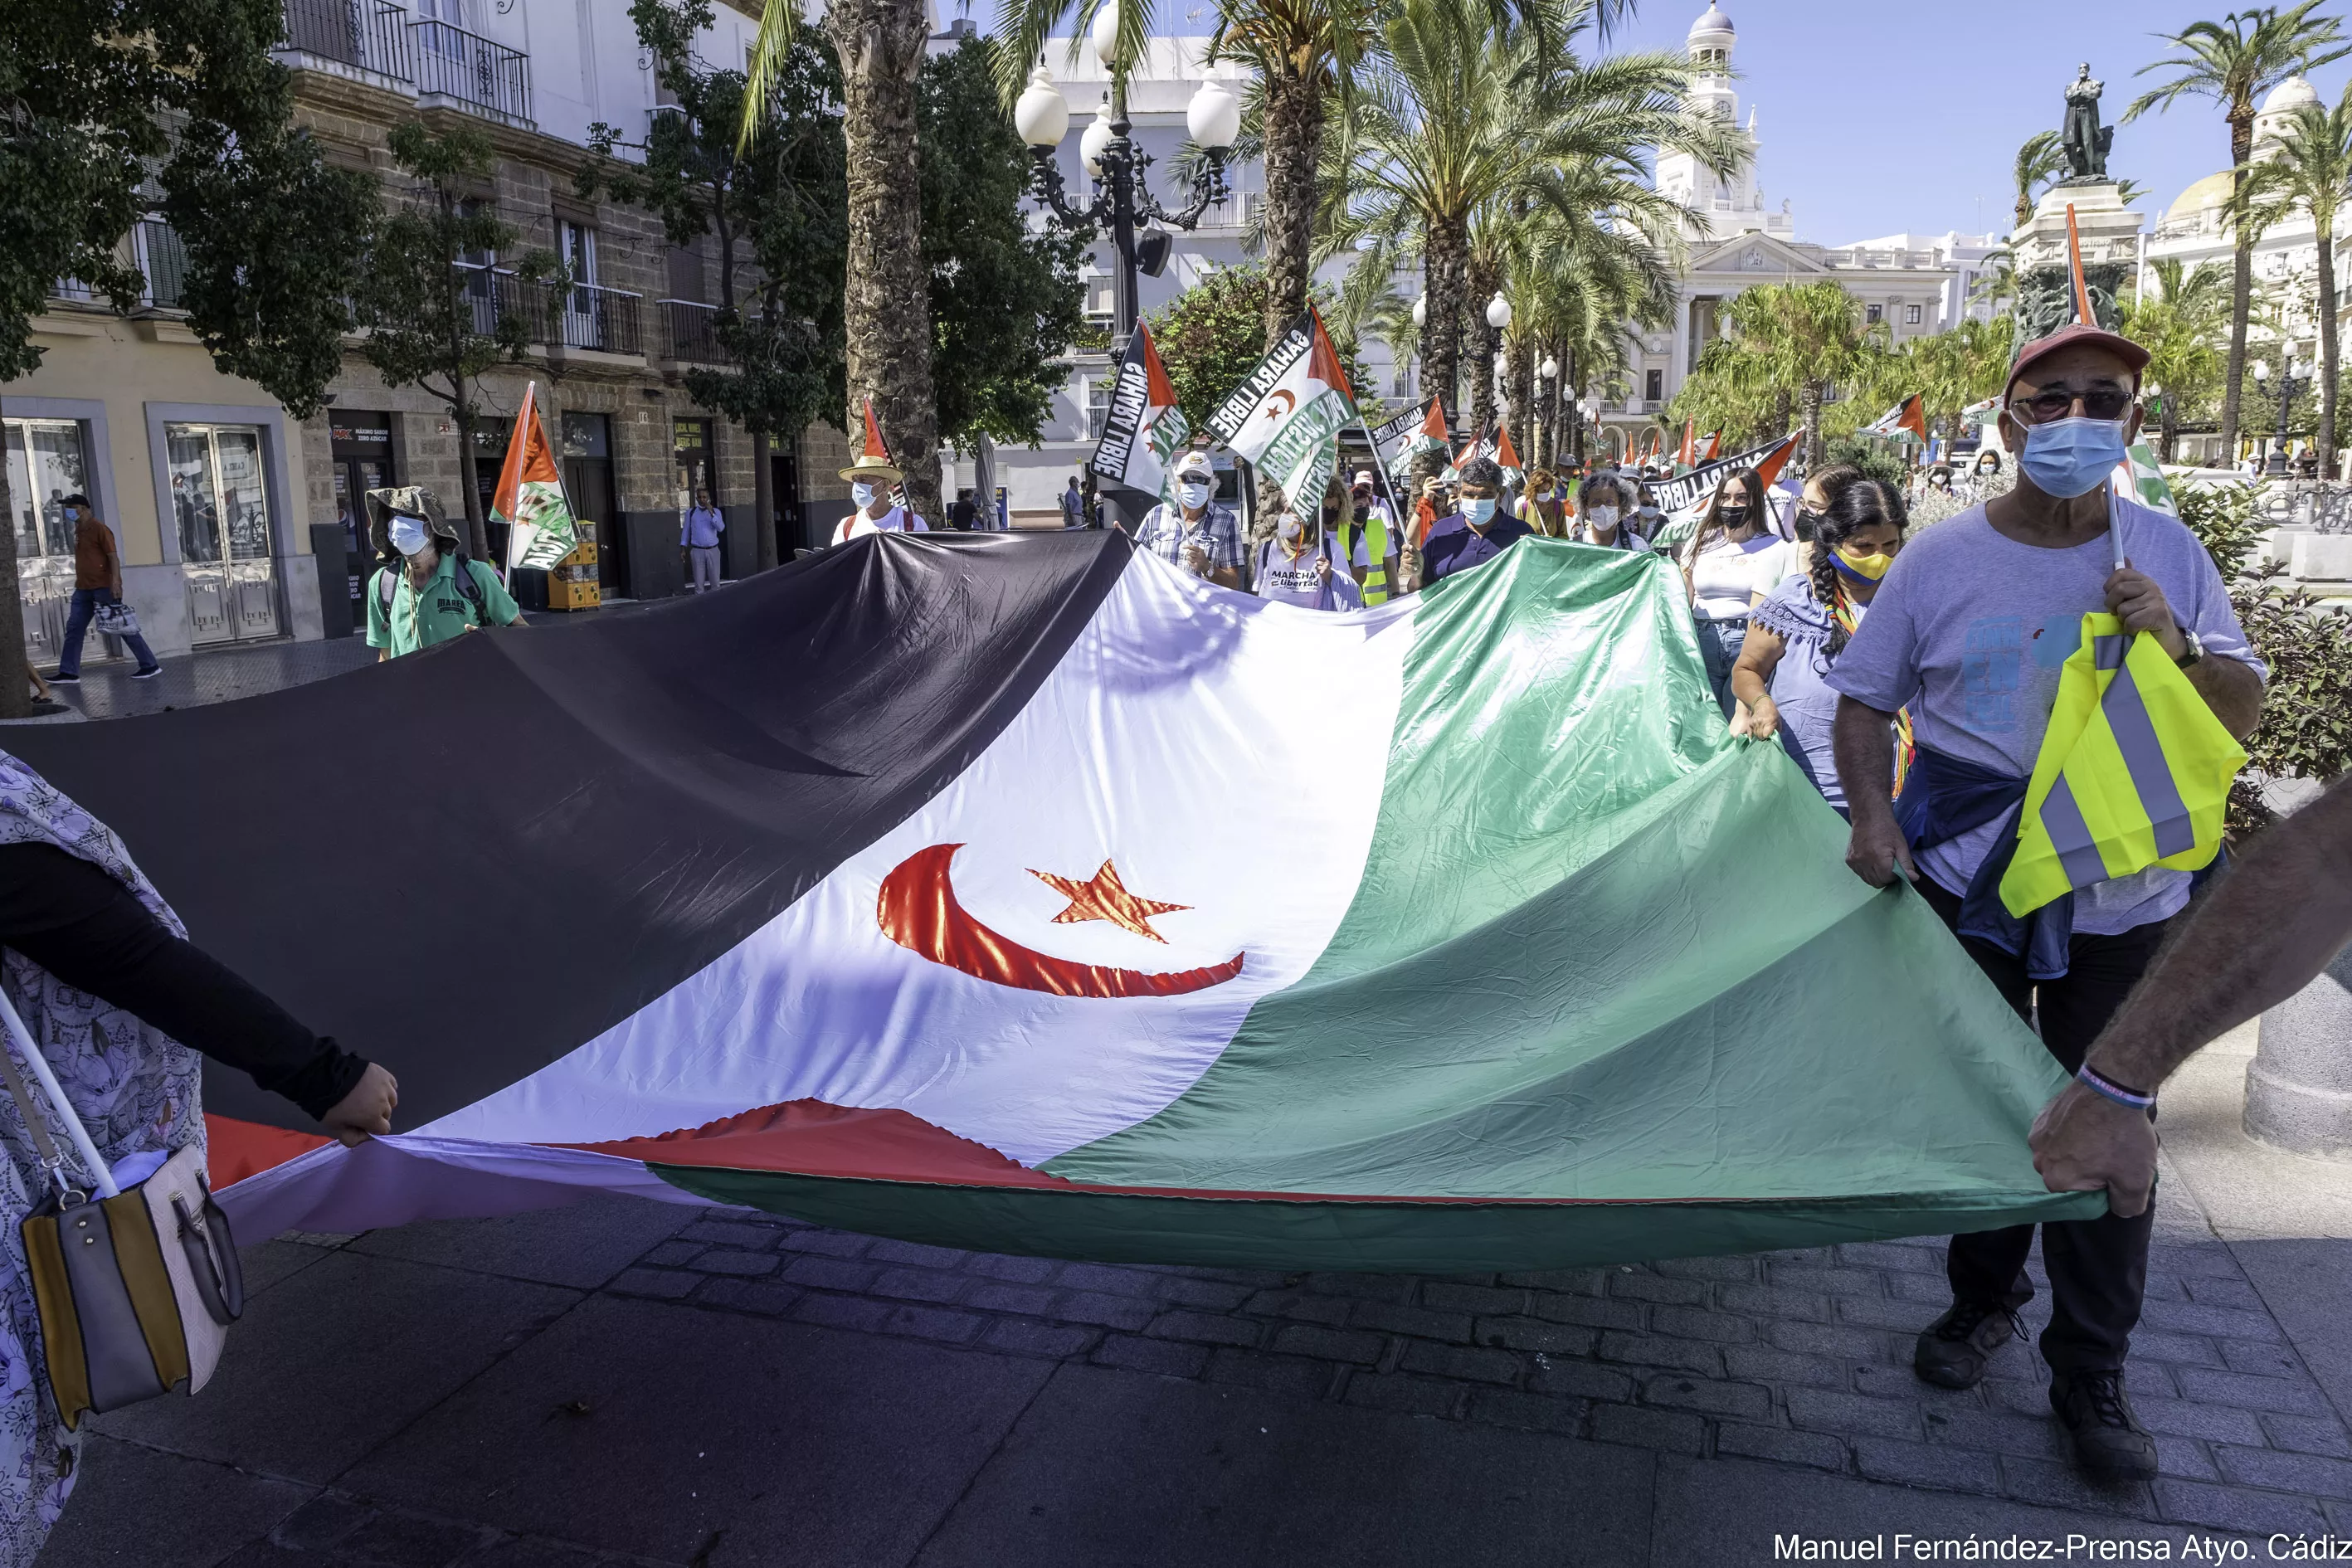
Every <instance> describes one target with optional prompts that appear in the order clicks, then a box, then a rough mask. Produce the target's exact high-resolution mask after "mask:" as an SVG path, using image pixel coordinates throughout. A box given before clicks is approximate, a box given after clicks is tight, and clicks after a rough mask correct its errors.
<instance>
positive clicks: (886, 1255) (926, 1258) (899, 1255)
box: [866, 1237, 971, 1268]
mask: <svg viewBox="0 0 2352 1568" xmlns="http://www.w3.org/2000/svg"><path fill="white" fill-rule="evenodd" d="M866 1256H867V1257H868V1258H877V1259H878V1260H879V1261H881V1262H884V1263H911V1264H913V1265H914V1266H915V1267H917V1268H962V1267H963V1266H964V1265H965V1264H966V1263H967V1262H969V1261H971V1253H969V1252H965V1251H962V1250H961V1249H960V1248H957V1247H933V1246H930V1245H929V1243H926V1242H920V1241H894V1240H890V1239H888V1238H887V1237H886V1238H884V1239H883V1240H880V1241H877V1242H876V1243H875V1244H874V1246H873V1248H872V1250H870V1251H869V1252H867V1253H866Z"/></svg>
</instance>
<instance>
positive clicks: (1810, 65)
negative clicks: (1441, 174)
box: [940, 0, 2352, 245]
mask: <svg viewBox="0 0 2352 1568" xmlns="http://www.w3.org/2000/svg"><path fill="white" fill-rule="evenodd" d="M2234 3H2236V0H2201V3H2189V0H1958V3H1955V0H1942V3H1939V4H1934V5H1926V4H1921V3H1919V0H1894V3H1892V4H1890V3H1889V0H1726V5H1725V10H1726V13H1727V15H1728V16H1730V17H1731V21H1732V25H1733V26H1734V27H1736V28H1737V29H1738V35H1739V43H1738V47H1737V49H1735V50H1734V52H1733V57H1732V65H1733V68H1734V69H1735V70H1736V71H1737V72H1738V76H1739V79H1738V84H1737V85H1738V90H1739V101H1740V110H1741V116H1742V119H1743V120H1744V119H1745V117H1746V111H1747V110H1748V109H1749V108H1751V107H1752V108H1754V109H1756V110H1758V118H1757V133H1758V136H1759V140H1760V142H1761V144H1762V152H1761V154H1760V156H1759V160H1758V163H1759V177H1760V180H1761V183H1762V184H1763V187H1764V195H1765V199H1766V201H1767V202H1768V203H1769V204H1770V205H1772V206H1774V207H1778V206H1779V205H1780V202H1781V201H1782V200H1783V199H1784V198H1785V199H1787V200H1789V201H1790V202H1792V203H1793V204H1794V206H1795V212H1796V217H1797V237H1798V238H1800V239H1805V240H1811V241H1814V242H1816V243H1818V244H1823V245H1845V244H1851V243H1852V242H1853V241H1855V240H1858V239H1870V238H1874V237H1878V236H1880V235H1887V234H1899V233H1902V232H1905V231H1906V230H1907V231H1909V232H1911V233H1913V234H1941V233H1944V232H1945V231H1947V230H1948V229H1960V230H1963V231H1981V230H1984V229H1987V228H1993V229H2000V230H2005V229H2006V228H2007V227H2008V226H2009V223H2010V221H2011V205H2012V204H2013V202H2014V201H2015V197H2014V195H2012V194H2011V189H2010V184H2009V180H2010V164H2011V162H2012V160H2013V159H2014V158H2015V157H2016V153H2017V147H2018V143H2019V142H2022V141H2024V140H2025V138H2027V137H2028V136H2031V135H2032V133H2033V132H2036V131H2040V130H2043V129H2045V128H2046V129H2051V130H2055V129H2056V128H2057V126H2058V124H2059V121H2060V120H2061V119H2062V118H2063V114H2064V111H2065V104H2064V101H2063V98H2062V97H2061V94H2062V93H2063V91H2064V89H2065V84H2066V83H2067V82H2068V81H2070V80H2072V79H2074V68H2075V66H2076V65H2077V64H2078V63H2080V62H2082V61H2085V60H2087V61H2089V62H2090V66H2091V74H2092V75H2093V76H2095V77H2096V78H2098V79H2100V80H2102V81H2104V82H2105V83H2106V96H2105V98H2104V99H2102V100H2100V108H2101V110H2102V111H2103V112H2104V113H2105V117H2106V121H2107V122H2108V123H2110V124H2113V123H2114V122H2115V121H2117V120H2119V119H2120V118H2122V115H2123V110H2124V107H2125V106H2126V104H2128V103H2129V102H2130V101H2131V100H2132V99H2133V98H2135V97H2136V96H2137V94H2138V93H2139V92H2140V91H2141V90H2143V89H2145V88H2146V87H2147V85H2149V84H2150V83H2151V82H2153V81H2156V80H2158V79H2160V78H2159V77H2155V76H2151V77H2146V78H2139V79H2135V78H2134V76H2133V72H2135V71H2137V69H2138V68H2140V67H2142V66H2144V65H2147V64H2148V63H2149V62H2151V61H2153V60H2156V59H2158V58H2161V57H2163V56H2164V55H2165V54H2166V53H2168V50H2167V49H2166V47H2165V46H2164V45H2163V44H2162V43H2161V42H2160V41H2158V38H2157V37H2156V36H2155V35H2157V34H2158V33H2169V32H2174V31H2177V30H2179V28H2180V27H2182V26H2186V25H2187V24H2188V23H2189V22H2193V21H2196V20H2198V19H2199V18H2200V17H2206V18H2210V19H2215V20H2218V19H2219V18H2220V17H2221V16H2222V15H2223V14H2224V13H2225V12H2227V11H2228V10H2229V9H2230V8H2231V5H2232V4H2234ZM995 9H996V8H995V5H994V4H993V3H992V0H972V4H971V8H970V15H971V16H973V18H974V19H976V20H977V21H979V22H980V24H981V25H982V26H983V27H987V26H992V24H993V22H994V20H995ZM1705 9H1706V0H1640V4H1639V5H1638V8H1637V10H1636V13H1635V15H1634V17H1633V21H1632V22H1631V23H1630V24H1629V25H1627V26H1623V27H1622V28H1621V29H1620V30H1619V33H1618V37H1617V42H1616V44H1615V45H1614V46H1613V47H1621V48H1671V49H1674V50H1675V51H1676V52H1680V50H1681V49H1682V47H1683V39H1684V37H1685V35H1686V34H1687V33H1688V32H1689V31H1690V25H1691V23H1692V22H1693V21H1695V20H1696V18H1697V17H1698V16H1699V14H1700V13H1701V12H1702V11H1704V10H1705ZM940 10H941V12H942V13H943V14H944V15H948V16H953V15H956V14H957V10H956V6H955V5H954V0H941V3H940ZM2322 12H2323V14H2326V13H2329V12H2332V13H2334V14H2336V15H2338V16H2345V17H2347V27H2346V30H2347V32H2352V0H2344V4H2342V5H2331V6H2325V7H2323V8H2322ZM1213 14H1214V12H1213V0H1156V6H1155V11H1154V16H1153V20H1154V25H1155V26H1159V27H1161V28H1169V29H1171V30H1180V31H1185V32H1191V31H1196V30H1205V29H1204V26H1203V24H1204V23H1205V20H1206V19H1207V18H1208V17H1210V16H1213ZM1188 15H1197V16H1198V17H1199V18H1201V20H1198V21H1195V22H1193V23H1192V25H1190V26H1187V25H1185V22H1184V18H1185V17H1186V16H1188ZM2347 76H2352V60H2346V61H2338V62H2336V64H2334V65H2330V66H2326V67H2324V68H2321V69H2320V70H2318V71H2316V72H2315V73H2313V76H2312V82H2313V85H2314V86H2315V87H2316V88H2317V89H2319V91H2320V93H2321V95H2322V96H2323V97H2325V98H2326V100H2328V101H2330V102H2334V101H2335V100H2336V97H2337V96H2338V95H2339V94H2341V93H2342V92H2343V90H2344V86H2345V82H2346V79H2347ZM2229 151H2230V142H2229V132H2228V128H2227V127H2226V126H2224V125H2223V124H2222V122H2221V114H2220V112H2219V110H2217V108H2216V107H2215V106H2214V105H2213V104H2211V103H2210V101H2209V100H2191V101H2189V102H2185V103H2182V104H2181V105H2179V106H2178V107H2176V108H2174V109H2171V110H2167V111H2166V112H2164V113H2162V114H2152V115H2146V116H2143V117H2142V118H2140V119H2139V120H2137V121H2134V122H2133V123H2131V124H2129V125H2126V126H2121V127H2119V128H2118V129H2117V130H2116V145H2115V152H2114V153H2113V155H2112V156H2111V157H2110V159H2109V161H2108V165H2107V167H2108V171H2109V172H2110V173H2111V174H2116V175H2117V176H2119V177H2122V178H2127V179H2134V180H2137V181H2138V182H2139V183H2140V184H2142V185H2143V186H2145V187H2146V188H2147V195H2145V196H2143V197H2142V198H2141V199H2140V202H2139V208H2140V210H2141V211H2142V212H2144V213H2146V214H2147V217H2148V223H2149V225H2150V226H2154V224H2155V222H2156V220H2157V219H2158V217H2160V216H2162V215H2163V211H2164V209H2165V207H2167V206H2168V205H2170V204H2171V202H2172V199H2173V198H2174V197H2175V196H2177V195H2179V194H2180V192H2181V191H2182V189H2183V188H2184V187H2186V186H2187V185H2189V184H2190V183H2191V182H2193V181H2195V180H2198V179H2200V178H2202V177H2203V176H2205V175H2207V174H2212V173H2213V172H2215V171H2216V170H2218V169H2220V168H2221V167H2222V166H2223V165H2224V164H2226V163H2228V161H2229Z"/></svg>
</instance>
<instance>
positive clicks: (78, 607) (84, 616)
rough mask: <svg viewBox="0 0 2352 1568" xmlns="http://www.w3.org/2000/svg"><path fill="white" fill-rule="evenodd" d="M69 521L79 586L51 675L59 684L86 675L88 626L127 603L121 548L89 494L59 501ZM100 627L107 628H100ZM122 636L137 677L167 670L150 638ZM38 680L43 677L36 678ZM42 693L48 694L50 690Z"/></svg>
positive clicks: (133, 676) (131, 634) (117, 634)
mask: <svg viewBox="0 0 2352 1568" xmlns="http://www.w3.org/2000/svg"><path fill="white" fill-rule="evenodd" d="M58 507H59V508H60V509H61V510H62V513H63V517H64V521H67V522H70V523H72V524H73V531H74V534H73V552H74V590H73V600H72V602H71V604H70V605H68V608H67V610H66V641H65V647H62V648H59V649H58V667H57V668H55V669H53V670H51V671H50V672H49V675H48V679H51V680H53V681H56V682H58V684H60V685H70V684H71V683H73V682H75V681H78V680H79V679H81V645H82V639H83V638H84V637H87V636H88V635H89V624H90V622H91V620H92V619H93V618H95V617H96V616H97V615H98V612H99V611H100V609H102V608H104V607H106V606H107V605H119V604H121V603H122V552H121V551H120V550H118V549H116V548H115V544H114V530H112V529H110V528H109V527H107V526H106V524H105V522H104V521H102V520H100V517H99V515H98V511H97V510H96V509H95V508H93V507H92V506H91V505H90V504H89V497H88V496H85V495H79V494H75V495H69V496H65V497H62V498H61V499H60V500H58ZM99 629H100V631H105V630H106V628H105V627H103V626H100V628H99ZM110 635H112V636H115V637H121V639H122V645H123V646H124V647H127V648H129V649H130V650H131V658H135V659H137V660H138V661H139V668H136V669H134V670H132V671H131V679H133V680H152V679H154V678H155V677H156V676H159V675H161V674H163V666H162V665H161V664H158V663H157V662H156V661H155V655H154V653H153V652H152V650H150V649H149V647H147V639H146V638H145V637H142V636H140V635H139V634H138V633H137V632H135V631H122V632H115V633H112V634H110ZM34 679H35V680H36V681H38V680H39V679H40V678H39V677H38V676H35V677H34ZM39 695H41V696H44V697H46V696H47V693H46V692H41V693H39Z"/></svg>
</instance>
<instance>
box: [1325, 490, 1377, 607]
mask: <svg viewBox="0 0 2352 1568" xmlns="http://www.w3.org/2000/svg"><path fill="white" fill-rule="evenodd" d="M1358 528H1361V529H1362V530H1363V531H1364V553H1365V555H1366V556H1368V557H1370V561H1371V563H1372V564H1371V569H1370V571H1368V572H1366V573H1365V574H1364V603H1365V605H1367V606H1369V605H1385V604H1387V603H1388V602H1389V567H1388V560H1389V525H1388V520H1387V519H1385V518H1383V517H1381V514H1380V513H1379V512H1377V511H1376V512H1374V513H1372V514H1371V515H1370V517H1368V518H1366V519H1365V520H1364V521H1362V522H1361V523H1354V522H1343V523H1341V524H1340V525H1339V529H1338V530H1337V531H1338V533H1339V559H1340V561H1341V562H1342V563H1346V562H1349V561H1353V560H1354V559H1355V558H1356V539H1355V530H1356V529H1358Z"/></svg>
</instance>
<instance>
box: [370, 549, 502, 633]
mask: <svg viewBox="0 0 2352 1568" xmlns="http://www.w3.org/2000/svg"><path fill="white" fill-rule="evenodd" d="M451 553H452V554H454V555H456V556H457V571H456V572H455V573H453V574H452V576H453V577H454V578H455V579H456V582H457V596H458V597H459V598H461V599H463V600H465V601H466V603H467V605H470V606H471V607H472V613H473V617H474V624H475V625H476V626H481V627H483V628H485V629H487V628H488V626H489V624H490V609H489V602H488V599H486V598H485V597H484V596H483V594H482V584H481V580H480V579H479V578H478V577H476V576H475V575H474V563H472V562H471V561H469V560H467V558H466V552H464V551H462V550H458V551H453V552H451ZM399 594H400V569H399V568H395V567H391V566H379V567H377V568H376V572H375V602H376V604H377V605H380V606H381V607H382V608H383V619H384V624H385V625H386V626H390V625H391V624H392V605H393V601H394V599H395V598H397V597H398V596H399Z"/></svg>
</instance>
